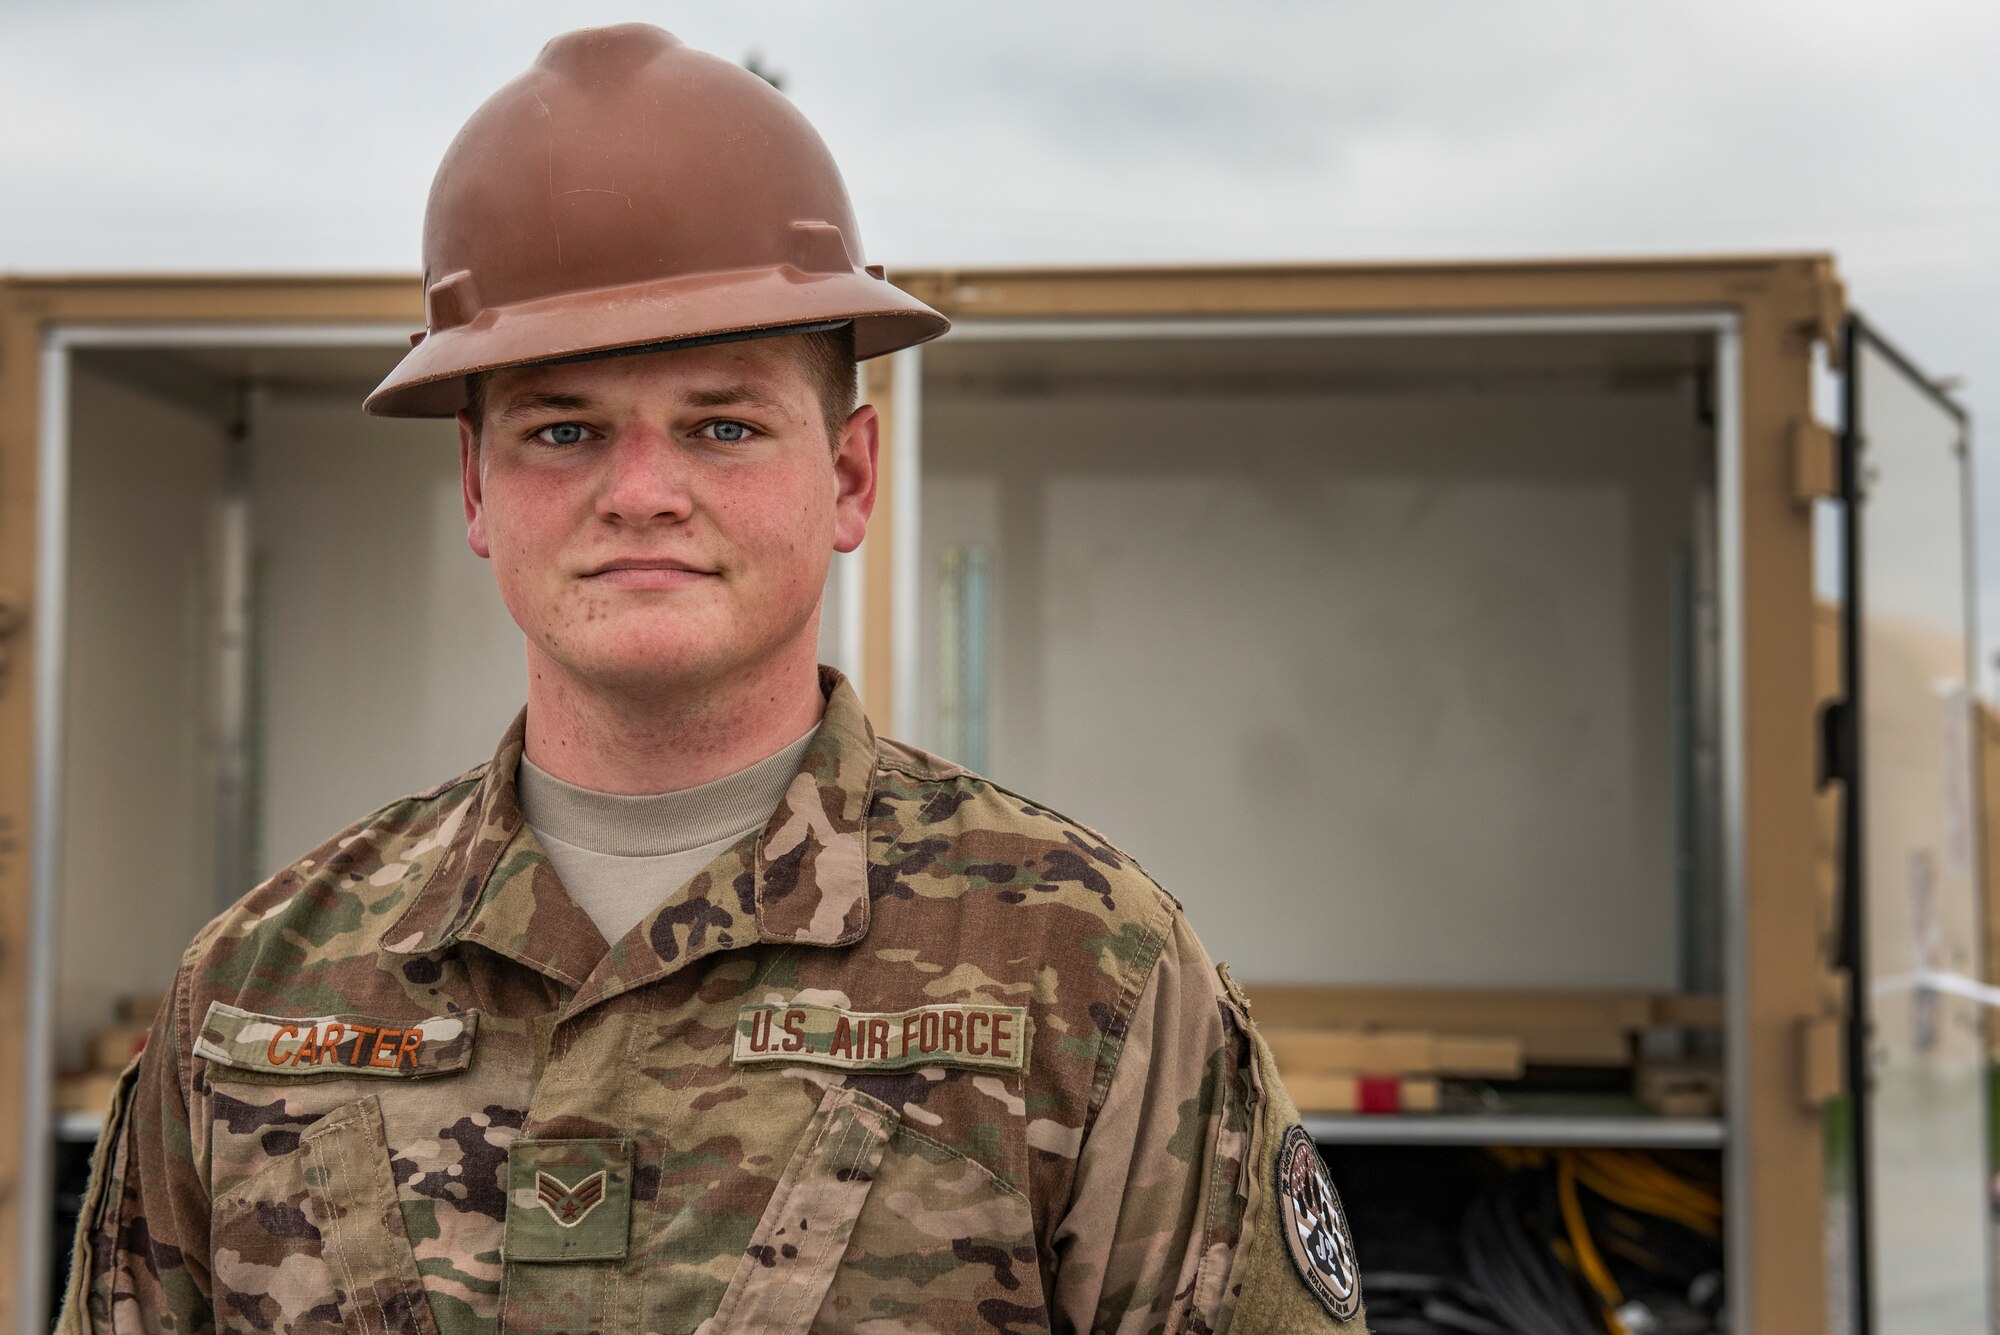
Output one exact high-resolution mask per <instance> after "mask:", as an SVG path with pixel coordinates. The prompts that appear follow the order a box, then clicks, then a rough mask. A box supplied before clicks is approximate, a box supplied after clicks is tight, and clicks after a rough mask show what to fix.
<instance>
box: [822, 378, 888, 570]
mask: <svg viewBox="0 0 2000 1335" xmlns="http://www.w3.org/2000/svg"><path fill="white" fill-rule="evenodd" d="M881 433H882V419H881V418H880V417H879V416H877V415H876V412H875V406H874V405H873V404H869V403H864V404H862V405H861V406H860V407H859V408H856V409H855V410H854V411H853V412H852V413H851V414H849V415H848V418H847V421H846V422H845V423H844V424H843V425H842V426H841V428H840V441H839V444H838V445H837V446H836V447H835V449H834V452H833V477H834V493H833V549H834V550H835V551H837V552H851V551H853V550H854V549H855V548H856V547H859V546H860V545H861V540H862V539H863V538H865V537H867V536H868V517H869V516H870V515H872V514H874V513H875V479H876V464H877V454H878V451H879V450H880V448H881Z"/></svg>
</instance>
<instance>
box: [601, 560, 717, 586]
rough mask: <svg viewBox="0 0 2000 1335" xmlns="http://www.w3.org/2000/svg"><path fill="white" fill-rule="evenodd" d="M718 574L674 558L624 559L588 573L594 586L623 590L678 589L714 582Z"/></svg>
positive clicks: (610, 562)
mask: <svg viewBox="0 0 2000 1335" xmlns="http://www.w3.org/2000/svg"><path fill="white" fill-rule="evenodd" d="M716 574H717V572H716V571H713V570H709V569H707V568H705V567H702V566H697V565H694V564H693V563H691V562H688V561H677V560H674V559H673V558H671V557H643V556H632V557H621V558H620V559H618V560H616V561H606V562H605V563H604V564H602V565H600V566H596V567H594V568H592V569H590V570H587V571H585V572H584V575H583V578H584V579H586V580H588V581H590V582H591V583H593V584H598V585H609V586H611V587H613V588H621V589H677V588H684V587H686V586H687V585H690V584H695V583H699V582H700V581H702V580H706V579H714V578H715V577H716Z"/></svg>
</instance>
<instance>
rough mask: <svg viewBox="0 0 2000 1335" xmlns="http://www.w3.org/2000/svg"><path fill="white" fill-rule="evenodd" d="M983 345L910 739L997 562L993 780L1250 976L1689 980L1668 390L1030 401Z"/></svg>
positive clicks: (1561, 381)
mask: <svg viewBox="0 0 2000 1335" xmlns="http://www.w3.org/2000/svg"><path fill="white" fill-rule="evenodd" d="M1202 350H1203V349H1197V351H1195V352H1193V353H1188V352H1186V351H1184V350H1177V352H1178V353H1179V355H1181V356H1184V357H1187V358H1188V359H1189V360H1190V361H1196V360H1198V359H1199V358H1200V356H1201V351H1202ZM979 351H980V350H979V349H977V348H971V347H968V348H965V349H962V350H960V351H959V352H958V357H959V358H960V362H959V368H960V374H959V376H958V378H957V380H956V381H954V380H953V379H951V378H949V377H944V376H941V377H939V379H938V382H937V383H935V384H930V385H927V390H926V401H925V455H924V464H925V485H924V497H923V505H924V513H923V547H922V551H923V567H922V575H921V578H922V593H923V598H924V609H925V611H924V615H925V622H926V634H925V635H924V637H923V643H924V646H925V653H926V659H925V669H924V679H923V683H922V686H923V691H922V700H921V709H920V714H919V717H920V719H921V720H923V726H922V729H921V732H922V733H923V734H924V735H919V736H917V737H916V738H915V739H914V740H916V741H918V742H919V743H920V744H925V745H933V746H939V745H940V743H941V742H946V741H950V740H952V739H951V738H949V737H941V736H940V729H939V727H938V717H939V707H938V695H939V681H938V677H939V661H940V646H941V645H945V644H949V643H951V642H952V638H953V632H952V631H951V629H950V627H948V626H940V625H939V607H940V598H941V596H942V592H941V590H942V584H941V581H940V579H939V578H938V572H939V571H940V570H941V568H943V563H944V562H945V560H946V552H947V551H948V550H949V549H952V548H957V549H959V550H961V551H963V550H967V549H970V548H972V547H975V546H981V545H983V546H984V547H985V548H986V549H987V551H988V558H987V559H988V560H989V561H990V568H991V575H990V579H989V583H988V587H987V589H986V606H987V608H988V609H989V610H988V612H987V624H986V625H985V626H984V628H983V631H984V638H985V644H986V646H987V651H986V666H987V671H988V674H989V676H990V685H988V686H987V687H986V688H985V690H986V718H987V724H988V728H987V738H988V741H987V755H986V757H985V762H986V763H985V768H986V770H987V772H988V773H990V774H991V775H992V776H993V777H994V778H995V779H996V780H998V781H999V782H1001V783H1004V784H1006V785H1008V786H1009V787H1013V788H1016V789H1018V790H1020V791H1022V792H1024V793H1026V794H1028V795H1030V796H1032V797H1035V798H1037V799H1039V800H1042V801H1044V802H1047V803H1049V804H1050V805H1052V806H1055V807H1056V808H1058V809H1060V810H1063V811H1066V812H1067V813H1069V814H1071V815H1073V816H1075V817H1077V818H1078V819H1081V820H1084V821H1086V822H1088V823H1090V824H1091V825H1093V826H1096V827H1097V828H1099V829H1102V830H1103V831H1104V832H1105V833H1106V834H1107V835H1108V836H1109V837H1110V838H1111V839H1112V840H1113V841H1115V842H1117V843H1118V844H1120V845H1121V846H1122V847H1124V848H1126V849H1127V850H1129V851H1130V852H1131V853H1133V854H1134V855H1135V856H1137V857H1138V858H1139V859H1140V860H1141V861H1142V862H1143V863H1144V864H1145V865H1146V866H1147V867H1148V869H1149V870H1150V871H1151V872H1152V873H1153V874H1154V875H1155V876H1156V877H1157V878H1158V879H1159V880H1160V881H1161V882H1162V883H1163V884H1165V885H1166V886H1167V887H1168V888H1169V889H1170V890H1172V891H1173V892H1174V893H1175V894H1176V895H1178V896H1179V897H1180V898H1181V899H1182V900H1183V902H1184V903H1185V904H1186V905H1187V907H1188V910H1189V913H1190V915H1191V917H1192V920H1193V922H1194V923H1195V926H1196V928H1197V930H1198V931H1199V932H1200V933H1201V935H1202V937H1203V940H1204V942H1205V943H1206V945H1207V946H1208V948H1209V951H1210V953H1211V954H1212V955H1214V956H1216V957H1218V958H1225V959H1228V960H1229V961H1231V963H1232V967H1233V968H1234V969H1236V970H1237V971H1238V972H1239V973H1240V974H1241V975H1243V976H1245V977H1250V978H1262V979H1296V980H1307V981H1338V982H1354V983H1396V984H1422V983H1437V984H1495V985H1503V984H1521V985H1543V986H1565V985H1574V986H1591V985H1598V986H1617V987H1657V988H1673V987H1675V986H1677V985H1678V983H1679V982H1680V980H1681V968H1680V966H1681V949H1680V941H1679V937H1680V931H1681V921H1680V917H1679V915H1680V912H1681V907H1680V897H1679V886H1680V881H1679V879H1678V878H1679V877H1680V876H1681V875H1682V874H1683V869H1682V868H1681V867H1680V866H1678V865H1677V864H1678V858H1679V852H1680V849H1681V847H1682V846H1681V844H1680V843H1679V842H1678V837H1679V828H1680V822H1681V819H1682V811H1681V807H1680V805H1679V803H1680V801H1681V796H1682V794H1681V791H1680V789H1679V788H1678V786H1677V785H1678V784H1679V782H1680V780H1679V776H1678V772H1677V746H1678V745H1679V743H1678V741H1677V733H1676V729H1677V727H1678V726H1679V724H1680V711H1679V710H1678V709H1677V702H1676V699H1675V696H1674V689H1675V682H1676V681H1677V680H1679V679H1682V678H1683V675H1684V674H1682V673H1679V672H1677V671H1676V669H1675V668H1674V666H1673V662H1672V660H1673V659H1674V657H1675V656H1676V655H1681V654H1685V653H1686V652H1687V646H1686V645H1685V644H1684V643H1677V642H1676V639H1675V632H1674V630H1673V628H1672V626H1671V616H1670V609H1671V608H1672V607H1673V606H1674V605H1675V603H1676V599H1675V597H1674V581H1675V580H1676V578H1684V577H1685V572H1686V571H1687V569H1688V549H1689V544H1690V543H1691V541H1692V536H1691V535H1692V516H1693V512H1694V502H1693V493H1694V487H1695V478H1696V477H1697V476H1699V467H1698V450H1697V443H1698V440H1699V427H1698V423H1697V420H1696V415H1695V411H1694V403H1695V396H1694V395H1693V393H1692V392H1691V384H1690V382H1689V381H1688V380H1687V379H1685V378H1682V379H1675V378H1673V377H1656V378H1652V379H1638V380H1628V381H1621V380H1618V379H1616V378H1610V379H1604V378H1598V379H1591V378H1587V377H1586V378H1583V379H1575V378H1566V377H1555V378H1549V377H1546V376H1534V375H1523V376H1518V377H1513V378H1508V377H1505V376H1503V377H1501V378H1500V379H1499V380H1497V381H1496V380H1494V379H1493V378H1491V377H1487V378H1485V379H1484V380H1482V381H1481V383H1480V384H1478V385H1477V386H1473V387H1466V386H1459V387H1457V388H1455V389H1454V388H1453V387H1451V386H1448V385H1447V386H1444V387H1442V388H1439V387H1424V388H1418V387H1415V386H1410V385H1404V386H1402V387H1398V386H1397V385H1396V384H1395V383H1393V382H1391V383H1389V385H1388V387H1387V388H1386V389H1383V388H1377V389H1375V390H1374V391H1372V392H1369V391H1366V390H1365V389H1364V388H1363V387H1362V386H1361V385H1360V384H1359V383H1357V384H1356V385H1355V386H1353V387H1351V388H1349V389H1347V390H1345V391H1341V390H1335V391H1331V392H1309V393H1301V392H1295V391H1289V390H1283V389H1279V390H1276V391H1271V392H1262V393H1245V392H1240V391H1239V392H1231V391H1230V389H1229V387H1228V386H1227V385H1225V384H1221V383H1216V384H1213V385H1210V386H1201V385H1193V386H1190V385H1186V384H1183V385H1179V386H1169V387H1167V388H1166V390H1165V392H1160V387H1159V386H1158V385H1151V386H1148V385H1145V384H1136V385H1135V386H1134V387H1133V388H1130V389H1128V388H1125V387H1122V386H1121V385H1119V384H1118V383H1116V379H1117V377H1116V375H1113V376H1111V377H1110V378H1109V379H1106V378H1104V377H1098V378H1096V379H1092V380H1081V378H1079V379H1080V381H1081V383H1079V384H1078V385H1077V386H1076V387H1075V388H1073V389H1072V388H1070V387H1069V386H1066V385H1065V384H1064V383H1063V380H1062V376H1061V372H1060V371H1059V370H1057V371H1053V372H1050V373H1047V374H1043V375H1041V376H1040V377H1039V378H1038V379H1036V380H1035V381H1034V383H1033V384H1032V385H1031V386H1028V387H1025V388H1023V387H1010V386H1008V385H1006V384H998V385H995V384H990V383H981V382H980V380H979V378H978V377H977V375H976V374H975V373H974V371H973V370H972V369H969V368H974V367H975V365H976V360H975V359H976V355H977V353H978V352H979ZM1295 355H1304V354H1295ZM1107 357H1108V355H1107ZM933 360H934V362H944V361H945V358H944V356H943V353H942V352H940V354H939V355H938V356H936V357H934V359H933ZM1114 369H1115V368H1114ZM1405 369H1407V368H1405ZM946 619H947V620H949V619H950V618H949V617H947V618H946ZM941 749H942V748H941Z"/></svg>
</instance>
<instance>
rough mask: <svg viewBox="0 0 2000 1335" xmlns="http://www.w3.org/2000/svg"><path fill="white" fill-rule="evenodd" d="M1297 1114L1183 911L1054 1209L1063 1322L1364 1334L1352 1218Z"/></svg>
mask: <svg viewBox="0 0 2000 1335" xmlns="http://www.w3.org/2000/svg"><path fill="white" fill-rule="evenodd" d="M1298 1126H1299V1117H1298V1112H1297V1110H1296V1109H1295V1108H1294V1107H1293V1106H1292V1102H1291V1100H1290V1099H1289V1098H1288V1097H1286V1095H1285V1091H1284V1087H1283V1086H1282V1085H1281V1084H1280V1083H1279V1082H1278V1077H1277V1071H1276V1068H1275V1066H1274V1065H1273V1064H1272V1062H1271V1059H1270V1054H1269V1051H1268V1049H1266V1048H1265V1046H1264V1042H1263V1039H1262V1038H1261V1037H1260V1036H1258V1034H1257V1031H1256V1028H1255V1026H1253V1025H1252V1024H1251V1023H1250V1020H1249V1016H1248V1013H1247V1004H1246V1003H1245V1002H1244V1001H1243V1000H1242V994H1241V993H1240V992H1239V991H1237V989H1236V986H1235V984H1234V983H1233V982H1230V981H1229V979H1228V975H1227V973H1226V972H1225V971H1220V970H1217V969H1215V968H1213V967H1211V966H1210V964H1209V961H1208V957H1207V955H1206V953H1204V952H1203V950H1202V947H1201V943H1200V942H1199V941H1197V940H1196V939H1195V937H1194V934H1193V932H1192V931H1191V930H1190V929H1189V928H1188V926H1187V924H1186V921H1185V919H1183V918H1182V917H1181V915H1180V914H1178V913H1176V914H1175V915H1174V916H1173V927H1172V931H1171V934H1170V937H1169V939H1168V940H1167V942H1166V944H1165V945H1164V946H1163V948H1162V949H1161V951H1160V955H1159V959H1158V961H1157V962H1156V963H1155V964H1154V966H1153V970H1152V972H1151V974H1150V976H1149V978H1148V980H1147V983H1146V985H1145V988H1144V990H1143V991H1142V992H1141V994H1140V996H1139V1000H1138V1003H1137V1005H1136V1006H1135V1007H1134V1009H1133V1012H1132V1016H1131V1020H1130V1022H1129V1024H1128V1025H1127V1028H1126V1031H1125V1034H1124V1042H1123V1048H1122V1050H1121V1051H1120V1052H1119V1053H1118V1055H1117V1057H1116V1065H1115V1067H1114V1069H1113V1072H1112V1076H1111V1080H1110V1083H1109V1086H1108V1088H1107V1092H1106V1094H1105V1097H1104V1101H1103V1105H1102V1107H1101V1109H1100V1111H1099V1113H1098V1115H1097V1119H1096V1121H1095V1123H1094V1124H1093V1125H1092V1128H1091V1131H1090V1134H1089V1137H1088V1138H1087V1139H1086V1140H1085V1142H1084V1145H1083V1150H1082V1153H1081V1155H1080V1156H1079V1159H1078V1164H1077V1175H1076V1180H1075V1185H1074V1187H1073V1189H1072V1191H1071V1193H1070V1201H1069V1205H1068V1208H1067V1210H1066V1211H1065V1213H1064V1215H1063V1217H1062V1219H1061V1220H1060V1222H1059V1223H1058V1224H1057V1226H1056V1230H1055V1233H1054V1237H1053V1245H1054V1251H1055V1257H1056V1267H1055V1283H1054V1287H1053V1289H1052V1292H1051V1300H1050V1307H1051V1316H1052V1317H1053V1320H1054V1327H1055V1329H1056V1330H1057V1331H1059V1332H1060V1331H1093V1332H1095V1331H1105V1332H1121V1333H1122V1332H1135V1333H1136V1332H1154V1331H1191V1332H1197V1333H1199V1335H1220V1333H1221V1332H1223V1331H1225V1330H1233V1331H1235V1332H1236V1335H1265V1333H1266V1332H1292V1331H1302V1332H1303V1331H1320V1332H1336V1333H1337V1335H1365V1331H1366V1325H1365V1318H1364V1317H1363V1315H1362V1312H1361V1295H1360V1286H1359V1282H1358V1277H1357V1273H1356V1268H1355V1265H1354V1259H1353V1248H1352V1244H1351V1241H1350V1240H1349V1239H1348V1237H1347V1234H1346V1220H1345V1218H1344V1216H1343V1215H1342V1213H1341V1211H1340V1206H1339V1203H1338V1197H1337V1196H1336V1195H1334V1194H1333V1187H1332V1183H1331V1181H1330V1180H1328V1178H1327V1175H1326V1168H1325V1165H1324V1164H1323V1163H1322V1162H1321V1161H1320V1158H1319V1154H1318V1151H1317V1150H1316V1149H1315V1148H1313V1146H1312V1142H1311V1140H1310V1139H1309V1138H1307V1137H1306V1136H1305V1133H1304V1131H1303V1130H1302V1129H1299V1130H1297V1131H1294V1128H1298ZM1301 1145H1303V1147H1304V1148H1303V1151H1301V1148H1300V1147H1301ZM1287 1153H1289V1155H1290V1162H1287V1161H1286V1155H1287ZM1287 1171H1289V1172H1290V1173H1291V1177H1290V1178H1287V1177H1286V1176H1285V1174H1286V1172H1287ZM1321 1188H1323V1191H1322V1190H1321ZM1287 1202H1296V1203H1298V1207H1297V1208H1293V1207H1291V1206H1288V1204H1287ZM1288 1237H1290V1238H1292V1239H1295V1240H1296V1241H1295V1242H1294V1243H1293V1244H1292V1245H1288V1243H1287V1238H1288ZM1329 1271H1331V1273H1330V1274H1329Z"/></svg>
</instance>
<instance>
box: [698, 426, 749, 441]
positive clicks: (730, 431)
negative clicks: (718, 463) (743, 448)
mask: <svg viewBox="0 0 2000 1335" xmlns="http://www.w3.org/2000/svg"><path fill="white" fill-rule="evenodd" d="M707 429H708V431H709V433H710V437H711V439H714V440H719V441H721V442H722V443H723V444H725V445H737V444H741V443H742V442H743V441H746V440H748V439H749V438H750V428H749V427H747V426H745V425H743V423H741V422H710V423H709V424H708V428H707Z"/></svg>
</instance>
